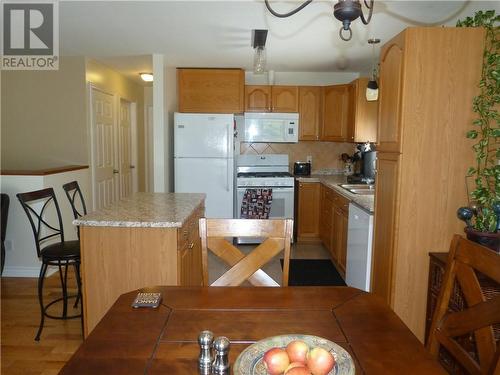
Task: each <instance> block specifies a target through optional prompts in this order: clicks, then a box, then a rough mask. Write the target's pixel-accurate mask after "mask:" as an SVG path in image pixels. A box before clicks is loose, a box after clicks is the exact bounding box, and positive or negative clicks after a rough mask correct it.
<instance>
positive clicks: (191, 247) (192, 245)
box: [188, 242, 194, 250]
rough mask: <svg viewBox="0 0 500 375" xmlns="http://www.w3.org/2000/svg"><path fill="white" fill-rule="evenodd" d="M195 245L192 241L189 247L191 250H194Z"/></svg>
mask: <svg viewBox="0 0 500 375" xmlns="http://www.w3.org/2000/svg"><path fill="white" fill-rule="evenodd" d="M193 247H194V242H191V243H190V244H189V246H188V248H189V250H192V249H193Z"/></svg>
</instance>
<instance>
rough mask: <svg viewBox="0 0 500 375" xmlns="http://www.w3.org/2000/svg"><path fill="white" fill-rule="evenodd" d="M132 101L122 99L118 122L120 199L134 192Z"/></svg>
mask: <svg viewBox="0 0 500 375" xmlns="http://www.w3.org/2000/svg"><path fill="white" fill-rule="evenodd" d="M131 123H132V122H131V103H130V102H127V101H126V100H123V99H122V100H120V122H119V124H118V151H119V160H120V162H119V165H120V168H119V170H120V173H119V176H120V199H121V198H124V197H127V196H129V195H130V194H131V193H132V168H134V166H133V165H132V159H131V143H130V139H131Z"/></svg>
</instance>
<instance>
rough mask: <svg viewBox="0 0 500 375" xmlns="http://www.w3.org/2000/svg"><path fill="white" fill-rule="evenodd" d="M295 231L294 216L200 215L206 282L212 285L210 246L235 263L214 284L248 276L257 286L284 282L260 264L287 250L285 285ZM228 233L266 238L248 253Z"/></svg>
mask: <svg viewBox="0 0 500 375" xmlns="http://www.w3.org/2000/svg"><path fill="white" fill-rule="evenodd" d="M292 233H293V220H291V219H270V220H258V219H255V220H253V219H205V218H202V219H200V237H201V249H202V266H203V267H202V268H203V285H205V286H208V285H209V282H208V250H210V251H211V252H212V253H214V254H215V255H216V256H218V257H219V258H220V259H222V260H223V261H224V262H225V263H226V264H227V265H228V266H229V267H231V268H230V269H229V270H228V271H226V272H225V273H224V274H223V275H222V276H220V277H219V278H218V279H217V280H215V282H213V283H212V284H211V286H238V285H241V284H242V283H244V282H245V281H246V280H248V282H250V284H252V285H254V286H280V285H279V284H278V283H277V282H276V281H274V279H272V278H271V277H270V276H269V275H268V274H267V273H265V272H264V271H262V270H261V269H260V268H261V267H262V266H263V265H265V264H266V263H267V262H269V261H270V260H271V259H272V258H273V257H274V256H276V255H277V254H278V253H279V252H281V251H282V250H283V251H284V256H283V258H284V259H283V279H282V284H281V285H282V286H288V269H289V266H290V242H291V237H292ZM228 237H229V238H233V237H260V238H265V240H264V242H262V243H261V244H260V245H259V246H257V247H256V248H255V249H254V250H252V252H250V253H249V254H247V255H245V254H244V253H243V252H241V250H240V249H238V248H237V247H235V246H234V245H233V244H232V243H231V242H229V241H228V240H227V238H228Z"/></svg>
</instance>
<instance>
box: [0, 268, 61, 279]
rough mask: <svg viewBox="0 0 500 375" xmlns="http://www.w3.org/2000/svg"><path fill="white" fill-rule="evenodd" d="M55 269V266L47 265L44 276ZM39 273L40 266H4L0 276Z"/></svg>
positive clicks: (50, 273)
mask: <svg viewBox="0 0 500 375" xmlns="http://www.w3.org/2000/svg"><path fill="white" fill-rule="evenodd" d="M56 271H57V268H52V267H49V269H48V270H47V274H46V276H50V275H52V274H53V273H54V272H56ZM39 275H40V267H9V266H5V268H4V269H3V272H2V277H38V276H39Z"/></svg>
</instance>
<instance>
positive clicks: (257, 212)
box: [240, 189, 273, 219]
mask: <svg viewBox="0 0 500 375" xmlns="http://www.w3.org/2000/svg"><path fill="white" fill-rule="evenodd" d="M272 202H273V189H246V190H245V194H243V200H242V202H241V212H240V218H242V219H269V213H270V212H271V204H272Z"/></svg>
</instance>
